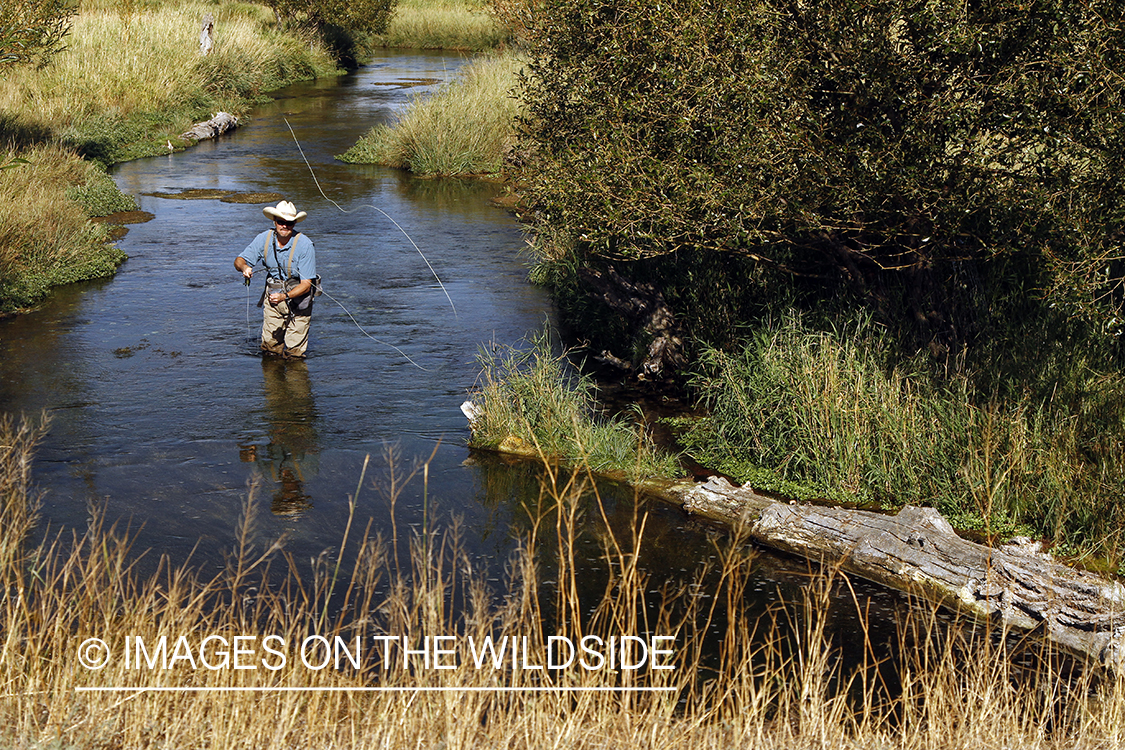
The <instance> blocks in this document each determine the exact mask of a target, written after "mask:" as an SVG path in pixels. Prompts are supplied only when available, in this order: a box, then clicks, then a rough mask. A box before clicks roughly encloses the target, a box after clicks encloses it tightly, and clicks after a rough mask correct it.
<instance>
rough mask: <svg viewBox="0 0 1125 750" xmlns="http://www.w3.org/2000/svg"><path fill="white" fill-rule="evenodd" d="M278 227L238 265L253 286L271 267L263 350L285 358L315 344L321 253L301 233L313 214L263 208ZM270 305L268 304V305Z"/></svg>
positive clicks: (285, 204) (283, 205) (281, 206)
mask: <svg viewBox="0 0 1125 750" xmlns="http://www.w3.org/2000/svg"><path fill="white" fill-rule="evenodd" d="M262 213H264V214H265V215H266V216H267V217H268V218H270V219H273V224H274V228H273V229H272V230H269V229H267V230H266V231H264V232H262V233H261V234H259V235H258V236H257V237H255V238H254V240H253V241H252V242H251V243H250V245H249V246H248V247H247V248H246V249H245V250H243V251H242V253H241V254H240V255H239V256H238V257H237V258H235V259H234V267H235V268H236V269H238V270H239V271H240V272H241V273H242V275H243V276H244V277H245V278H246V283H248V284H249V283H250V277H251V276H253V275H254V266H256V265H257V264H259V263H264V264H265V266H266V289H265V291H264V292H263V293H262V300H261V301H259V302H258V306H259V307H262V308H263V314H262V351H264V352H269V353H271V354H279V355H281V356H284V357H303V356H305V347H306V346H308V343H309V320H310V318H311V317H312V300H313V294H312V291H313V281H314V280H315V279H316V249H315V248H314V247H313V243H312V240H310V239H309V238H308V237H306V236H305V235H303V234H300V233H298V232H296V231H295V229H294V225H295V224H297V222H299V221H303V220H304V218H305V216H307V214H306V213H305V212H304V211H301V212H299V213H298V212H297V207H296V206H294V205H293V204H292V203H290V202H289V201H281V202H280V203H278V204H277V207H276V208H275V207H273V206H266V208H264V209H262ZM267 301H268V304H264V303H265V302H267Z"/></svg>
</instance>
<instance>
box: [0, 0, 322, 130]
mask: <svg viewBox="0 0 1125 750" xmlns="http://www.w3.org/2000/svg"><path fill="white" fill-rule="evenodd" d="M226 8H227V6H223V5H213V4H210V3H203V2H184V3H179V4H176V5H171V4H169V5H159V6H156V7H149V6H144V7H141V8H137V9H136V10H135V12H133V13H132V14H123V13H122V12H121V7H120V6H117V7H110V8H102V9H86V8H84V9H83V10H82V12H80V13H79V14H78V15H77V16H76V17H75V19H74V24H73V28H72V31H71V34H70V36H69V37H68V38H67V49H66V51H64V52H62V53H60V54H59V55H57V56H56V57H55V58H54V59H53V61H52V62H51V64H50V65H48V66H47V67H46V68H44V69H42V70H37V69H34V68H27V67H24V68H18V69H15V70H13V71H11V72H10V73H9V74H8V76H7V77H6V79H5V80H4V81H2V82H0V111H8V112H20V111H22V112H25V113H34V116H35V118H36V119H37V120H38V121H39V122H42V123H44V124H46V125H48V126H49V127H51V128H52V129H54V130H56V131H60V130H63V129H65V128H67V127H69V126H71V125H73V124H75V123H78V122H81V121H82V120H83V119H86V118H89V117H93V116H97V115H101V114H103V113H106V112H111V113H116V114H128V113H130V112H134V111H145V112H160V111H164V110H169V109H179V108H181V107H182V106H183V105H184V103H185V101H189V102H190V101H191V100H193V99H201V98H204V97H205V96H207V95H208V94H212V95H213V94H221V93H222V90H221V89H222V83H221V82H220V81H218V80H217V79H216V78H215V76H213V75H210V74H211V72H212V71H214V70H215V69H216V68H222V67H225V66H228V65H230V66H237V67H238V68H239V70H238V72H237V75H238V77H240V78H244V79H246V80H247V81H250V82H252V81H253V80H254V79H257V80H259V81H260V82H261V84H260V85H262V86H266V87H268V84H269V83H270V82H271V81H272V80H274V79H275V78H276V72H275V71H274V70H273V68H276V66H277V65H278V61H279V60H280V59H283V58H290V57H293V58H295V59H297V60H299V61H301V62H300V64H304V65H306V66H307V67H308V75H307V76H306V77H312V75H314V74H315V73H316V72H320V73H321V74H324V73H328V72H331V71H333V70H334V68H335V65H334V63H333V62H332V60H331V58H330V57H329V55H328V53H327V52H325V51H324V50H323V49H322V48H320V47H319V46H318V45H315V44H308V43H304V42H300V41H298V40H296V39H294V38H292V37H285V36H282V35H280V34H278V33H276V31H274V30H273V19H272V16H271V15H270V13H269V11H268V10H267V9H266V8H264V7H256V6H236V5H233V4H232V6H231V8H233V9H234V10H226V11H225V12H224V9H226ZM248 8H249V9H252V10H249V11H248V10H247V9H248ZM206 13H211V14H213V15H214V16H215V17H216V18H215V32H214V38H215V50H214V52H213V53H212V55H211V56H210V57H208V58H206V59H204V58H201V56H200V54H199V42H198V40H199V28H200V20H201V19H202V18H203V16H204V14H206ZM252 85H253V84H252V83H251V86H252Z"/></svg>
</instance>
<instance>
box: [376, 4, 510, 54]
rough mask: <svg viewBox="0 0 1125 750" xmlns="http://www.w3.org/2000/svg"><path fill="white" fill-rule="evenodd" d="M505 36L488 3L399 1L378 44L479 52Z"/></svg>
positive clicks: (496, 45) (500, 40)
mask: <svg viewBox="0 0 1125 750" xmlns="http://www.w3.org/2000/svg"><path fill="white" fill-rule="evenodd" d="M507 36H508V32H507V29H506V28H505V27H504V26H503V25H502V24H501V23H499V22H498V21H497V19H496V17H495V16H494V15H493V14H492V13H491V4H490V2H488V0H400V2H399V3H398V4H397V5H396V6H395V12H394V15H393V16H392V17H391V23H390V26H389V27H388V28H387V31H386V33H385V34H383V35H382V36H381V37H379V38H378V40H377V41H378V42H379V44H381V45H382V46H384V47H401V48H415V49H449V50H464V51H467V52H481V51H484V50H490V49H494V48H496V47H498V46H500V45H501V44H502V43H503V42H504V41H505V39H506V38H507Z"/></svg>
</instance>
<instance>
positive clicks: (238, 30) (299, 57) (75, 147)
mask: <svg viewBox="0 0 1125 750" xmlns="http://www.w3.org/2000/svg"><path fill="white" fill-rule="evenodd" d="M206 14H211V16H212V17H213V19H214V24H215V26H214V32H213V36H214V48H213V50H212V51H211V53H210V54H209V55H207V56H206V57H203V56H201V55H200V51H199V43H198V39H199V29H200V23H201V20H202V18H203V17H204V15H206ZM279 26H280V23H279V18H278V16H277V15H275V14H274V12H273V11H272V10H270V9H269V8H268V7H266V6H265V5H254V4H250V3H226V4H221V5H215V4H213V3H208V2H196V1H193V0H185V1H180V0H175V1H172V0H164V1H161V2H155V3H145V4H139V3H136V2H133V1H132V0H128V1H127V2H112V1H111V0H91V1H90V2H83V3H82V4H81V7H80V8H79V9H78V11H77V12H76V13H75V14H74V15H73V16H72V17H71V26H70V32H69V34H67V35H66V36H65V37H64V42H63V47H62V49H61V50H59V51H57V52H55V54H54V55H53V56H52V57H50V59H49V60H47V61H46V62H45V64H43V65H40V66H35V65H16V66H8V67H7V68H5V69H4V71H3V77H2V78H0V200H2V201H3V205H5V206H6V207H8V208H6V209H5V211H4V213H3V215H0V315H3V314H10V313H14V312H19V311H25V310H28V309H31V308H33V307H34V306H35V305H36V304H37V303H38V302H39V301H41V300H42V299H43V298H44V297H45V296H46V294H48V293H49V290H50V289H51V288H52V287H54V286H58V285H60V284H67V283H72V282H76V281H83V280H88V279H93V278H101V277H105V276H110V275H112V274H113V273H114V271H115V269H116V268H117V266H118V265H120V264H121V263H122V262H123V261H124V260H125V256H124V254H123V253H122V252H121V251H120V250H119V249H118V248H116V247H115V246H114V245H113V244H112V243H111V242H110V235H109V232H108V230H107V229H106V227H105V226H104V225H100V224H95V223H91V222H89V221H88V220H89V219H90V218H97V217H104V216H107V215H110V214H113V213H117V212H121V211H129V210H132V209H135V208H136V204H135V202H134V201H133V200H132V198H130V197H129V196H126V195H123V194H121V193H120V192H119V191H118V190H117V189H116V186H115V185H114V183H113V181H112V180H111V179H110V178H108V176H106V174H105V169H106V168H108V167H110V166H112V165H113V164H115V163H117V162H120V161H127V160H130V159H136V158H140V157H144V156H155V155H159V154H166V153H169V150H170V149H171V150H172V151H176V150H181V149H183V148H185V147H189V146H190V145H191V144H192V143H193V141H191V140H187V141H185V140H183V139H181V138H180V134H182V133H184V132H185V131H187V130H188V129H189V128H190V127H191V125H192V124H194V123H196V122H199V121H200V120H206V119H208V118H209V117H211V116H212V115H213V114H214V113H215V112H218V111H227V112H232V113H235V114H240V113H243V112H245V111H246V110H247V109H249V108H250V107H251V106H253V105H254V104H256V103H260V102H262V101H264V100H266V99H267V98H268V92H270V91H274V90H276V89H279V88H282V87H284V86H286V85H289V84H291V83H295V82H297V81H302V80H308V79H312V78H317V77H323V76H333V75H340V74H341V73H343V72H344V71H343V70H342V69H341V65H342V63H343V62H345V61H352V60H355V59H357V58H359V59H362V58H363V56H364V55H365V54H366V52H365V50H366V49H369V48H372V47H375V46H388V47H410V48H430V49H433V48H441V49H458V50H465V51H478V50H483V49H490V48H492V47H495V46H496V45H498V44H500V43H501V42H502V41H503V38H504V35H505V33H506V32H505V31H504V29H503V27H502V26H501V25H499V24H497V23H496V22H495V21H494V19H493V18H492V16H491V15H490V14H489V13H488V12H487V3H485V2H481V1H480V0H462V1H461V2H448V1H446V0H403V2H400V3H398V4H397V6H396V8H395V13H394V15H393V16H392V18H391V22H390V24H389V25H388V26H387V28H386V29H385V30H384V31H383V33H382V34H379V33H374V34H373V33H369V32H363V33H359V32H357V33H344V34H340V33H339V30H336V32H334V33H333V34H326V35H324V36H317V35H316V34H314V33H313V32H312V31H311V30H310V28H311V27H297V26H295V25H291V28H289V29H288V30H285V31H282V30H280V29H279Z"/></svg>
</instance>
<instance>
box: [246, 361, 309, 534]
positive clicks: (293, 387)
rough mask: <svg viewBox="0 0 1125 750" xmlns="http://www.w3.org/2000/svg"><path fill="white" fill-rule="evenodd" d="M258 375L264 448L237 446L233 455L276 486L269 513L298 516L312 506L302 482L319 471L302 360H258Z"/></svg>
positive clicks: (307, 381)
mask: <svg viewBox="0 0 1125 750" xmlns="http://www.w3.org/2000/svg"><path fill="white" fill-rule="evenodd" d="M262 375H263V376H264V378H265V383H264V385H265V397H266V421H267V422H268V428H269V441H270V442H269V444H268V445H267V446H266V447H265V449H264V450H259V448H258V446H255V445H249V446H239V457H240V458H241V459H242V460H243V461H247V462H249V461H256V462H257V463H258V467H259V470H260V471H261V473H262V476H263V477H266V478H267V479H269V480H270V481H272V482H273V483H274V484H275V485H276V488H275V490H274V492H273V500H272V502H271V503H270V510H272V511H273V512H274V513H275V514H277V515H279V516H290V517H299V516H300V515H301V514H303V513H304V512H305V511H306V510H308V509H310V508H311V507H312V496H311V495H309V494H308V492H306V491H305V481H306V478H310V477H314V476H315V475H316V474H317V470H318V468H319V466H318V462H317V454H318V453H319V445H318V441H317V434H316V411H315V408H314V404H313V396H312V384H311V383H310V381H309V370H308V365H307V364H306V363H305V362H304V361H302V360H285V359H281V358H280V357H268V356H267V357H262Z"/></svg>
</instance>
